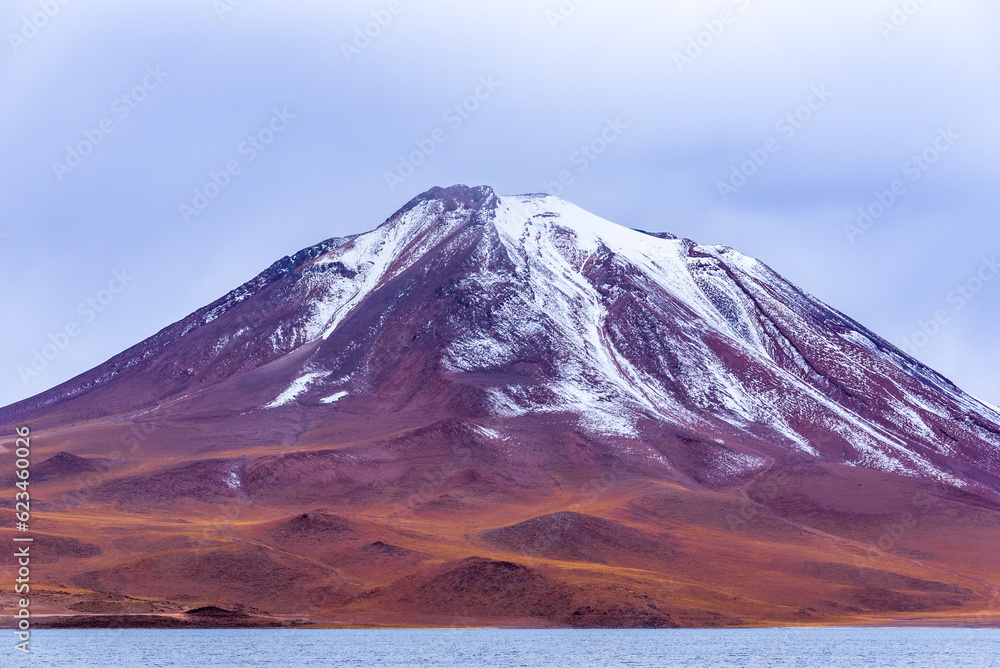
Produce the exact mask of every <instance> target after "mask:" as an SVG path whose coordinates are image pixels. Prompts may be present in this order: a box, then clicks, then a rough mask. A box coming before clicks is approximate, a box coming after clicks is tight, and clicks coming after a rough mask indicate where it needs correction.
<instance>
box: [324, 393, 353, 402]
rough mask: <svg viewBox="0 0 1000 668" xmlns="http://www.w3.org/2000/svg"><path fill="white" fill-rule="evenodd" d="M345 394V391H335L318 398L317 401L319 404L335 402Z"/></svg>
mask: <svg viewBox="0 0 1000 668" xmlns="http://www.w3.org/2000/svg"><path fill="white" fill-rule="evenodd" d="M346 396H347V392H337V393H336V394H332V395H330V396H329V397H325V398H323V399H320V400H319V402H320V403H321V404H335V403H337V402H338V401H340V400H341V399H343V398H344V397H346Z"/></svg>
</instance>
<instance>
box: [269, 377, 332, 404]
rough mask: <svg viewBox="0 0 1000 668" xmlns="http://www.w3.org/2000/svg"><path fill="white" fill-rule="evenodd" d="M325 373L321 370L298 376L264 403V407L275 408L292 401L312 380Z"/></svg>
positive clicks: (314, 380)
mask: <svg viewBox="0 0 1000 668" xmlns="http://www.w3.org/2000/svg"><path fill="white" fill-rule="evenodd" d="M325 375H326V374H324V373H321V372H316V373H307V374H305V375H304V376H300V377H299V378H296V379H295V380H294V381H292V384H291V385H289V386H288V389H287V390H285V391H284V392H282V393H281V394H279V395H278V397H277V398H276V399H275V400H274V401H272V402H271V403H269V404H266V405H265V406H264V408H277V407H279V406H285V405H287V404H290V403H292V402H293V401H295V400H296V399H298V398H299V396H301V395H302V394H303V393H304V392H305V391H306V390H308V389H309V386H310V385H312V384H313V383H314V382H316V381H317V380H319V379H320V378H323V377H324V376H325Z"/></svg>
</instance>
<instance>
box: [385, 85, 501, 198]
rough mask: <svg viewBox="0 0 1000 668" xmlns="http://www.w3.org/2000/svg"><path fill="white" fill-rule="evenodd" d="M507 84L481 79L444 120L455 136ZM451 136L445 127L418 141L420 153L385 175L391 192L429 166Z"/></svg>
mask: <svg viewBox="0 0 1000 668" xmlns="http://www.w3.org/2000/svg"><path fill="white" fill-rule="evenodd" d="M502 85H503V84H501V83H500V82H499V81H496V80H495V79H494V78H493V75H492V74H491V75H489V76H482V77H479V85H478V86H476V89H475V90H474V91H473V92H472V94H471V95H469V96H467V97H466V98H465V99H463V100H461V101H459V102H456V103H455V104H453V105H451V106H450V107H448V108H447V109H445V110H444V113H443V114H442V116H441V119H442V120H443V121H444V122H445V124H447V126H448V128H449V129H450V130H451V132H457V131H458V130H459V129H460V128H461V127H462V126H463V125H465V123H466V122H467V121H468V120H469V119H470V118H472V116H473V115H474V114H475V113H476V112H477V111H479V110H480V109H481V108H482V106H483V103H484V102H486V101H487V100H489V99H490V98H491V97H493V95H494V94H496V92H497V89H498V88H500V87H501V86H502ZM450 138H451V136H450V135H449V134H448V130H447V129H445V128H444V127H438V128H435V129H434V130H433V131H432V132H431V133H430V134H429V135H428V136H427V137H425V138H423V139H418V140H416V141H414V142H413V143H414V144H416V149H414V150H412V151H410V152H409V153H408V154H407V155H400V156H399V164H398V165H397V166H396V169H395V170H394V171H390V172H386V173H385V175H384V176H385V182H386V185H388V186H389V191H390V192H396V189H397V188H398V187H399V186H401V185H403V184H404V183H405V182H406V180H407V179H408V178H410V177H411V176H413V175H414V174H416V173H417V170H418V169H420V168H421V167H423V166H424V165H425V164H427V160H428V159H429V158H430V157H431V156H432V155H434V154H435V153H436V152H437V150H438V147H440V146H441V145H442V144H444V143H446V142H447V141H448V140H449V139H450Z"/></svg>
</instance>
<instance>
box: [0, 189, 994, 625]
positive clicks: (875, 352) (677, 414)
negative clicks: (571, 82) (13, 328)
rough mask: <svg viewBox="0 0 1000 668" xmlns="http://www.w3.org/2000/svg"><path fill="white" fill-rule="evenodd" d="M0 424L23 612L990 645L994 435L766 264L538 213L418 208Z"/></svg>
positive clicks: (530, 205)
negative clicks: (968, 634)
mask: <svg viewBox="0 0 1000 668" xmlns="http://www.w3.org/2000/svg"><path fill="white" fill-rule="evenodd" d="M0 425H2V427H0V429H2V433H3V434H9V435H10V436H9V437H6V438H5V441H4V442H3V446H4V448H5V449H4V451H3V452H2V453H0V463H2V465H3V466H5V467H9V468H6V469H4V470H14V468H13V467H14V453H13V450H14V447H13V446H14V436H13V435H14V429H15V428H17V427H25V426H27V427H29V428H30V429H31V438H32V444H31V448H32V457H33V459H32V466H33V467H36V468H37V469H38V470H39V472H41V473H44V475H39V476H38V477H37V479H35V480H34V484H33V485H32V487H31V497H32V510H33V513H32V525H31V526H32V531H34V532H37V533H36V536H37V537H38V538H40V539H41V540H38V543H37V545H38V550H37V552H38V554H39V555H40V556H39V563H40V565H39V566H38V567H37V569H36V570H37V573H33V576H34V577H35V578H36V581H34V582H33V584H32V594H33V597H32V598H33V605H34V606H35V613H36V614H38V613H40V612H41V613H45V614H50V615H55V616H66V615H73V614H75V613H76V612H79V611H92V610H100V611H101V613H102V614H107V615H113V614H125V613H130V614H131V613H134V612H135V610H137V609H142V610H145V611H147V612H148V613H150V614H153V613H156V614H169V613H173V612H181V611H183V610H188V609H192V608H195V609H196V608H199V607H218V608H219V609H224V610H237V611H254V612H261V613H266V614H268V615H271V616H275V617H284V618H295V619H304V620H309V621H311V622H313V623H318V624H325V625H335V624H363V625H377V626H399V625H416V626H424V625H443V626H468V625H483V624H489V625H495V626H576V627H595V626H602V627H673V626H744V625H772V624H783V625H784V624H889V623H894V624H898V623H913V624H918V623H924V624H952V625H991V624H993V625H995V624H996V623H997V621H998V619H1000V598H998V589H997V586H998V584H1000V557H998V556H997V551H996V545H997V544H998V541H1000V414H998V412H997V410H996V409H995V408H994V407H991V406H989V405H986V404H984V403H982V402H980V401H978V400H976V399H975V398H973V397H972V396H970V395H968V394H967V393H965V392H963V391H962V390H961V389H959V388H958V387H956V386H955V385H954V384H953V383H952V382H950V381H949V380H947V379H946V378H944V377H943V376H941V375H940V374H938V373H936V372H935V371H933V370H932V369H930V368H928V367H926V366H924V365H923V364H921V363H920V362H918V361H917V360H915V359H913V358H912V357H910V356H908V355H907V354H906V353H904V352H903V351H901V350H899V349H897V348H895V347H894V346H892V345H891V344H890V343H888V342H886V341H885V340H883V339H882V338H880V337H878V336H877V335H875V334H874V333H872V332H871V331H869V330H867V329H865V328H864V327H863V326H862V325H860V324H859V323H857V322H855V321H854V320H852V319H851V318H849V317H847V316H846V315H844V314H842V313H840V312H838V311H836V310H834V309H832V308H830V307H829V306H827V305H825V304H823V303H822V302H820V301H819V300H817V299H815V298H814V297H812V296H810V295H808V294H806V293H805V292H803V291H802V290H800V289H798V288H797V287H795V286H794V285H792V284H791V283H789V282H788V281H786V280H785V279H783V278H782V277H781V276H779V275H778V274H777V273H775V272H774V271H772V270H771V269H770V268H768V267H767V266H766V265H765V264H763V263H762V262H760V261H758V260H755V259H752V258H749V257H747V256H745V255H742V254H740V253H738V252H736V251H734V250H732V249H730V248H727V247H723V246H704V245H700V244H697V243H695V242H693V241H691V240H688V239H680V238H677V237H675V236H673V235H671V234H667V233H650V232H644V231H640V230H632V229H628V228H625V227H621V226H618V225H615V224H613V223H611V222H608V221H606V220H603V219H601V218H599V217H597V216H594V215H592V214H590V213H587V212H586V211H583V210H582V209H580V208H578V207H576V206H574V205H572V204H570V203H568V202H565V201H563V200H561V199H558V198H556V197H552V196H549V195H542V194H531V195H519V196H499V195H497V194H496V193H495V192H494V191H493V190H492V189H490V188H488V187H476V188H470V187H466V186H455V187H452V188H446V189H445V188H434V189H432V190H430V191H428V192H426V193H424V194H422V195H420V196H418V197H417V198H415V199H414V200H412V201H411V202H409V203H408V204H407V205H406V206H404V207H403V208H402V209H401V210H400V211H398V212H397V213H396V214H394V215H393V216H392V217H390V218H389V219H388V220H387V221H386V222H385V223H383V224H382V225H381V226H379V227H378V228H376V229H375V230H373V231H371V232H368V233H366V234H361V235H357V236H351V237H346V238H335V239H330V240H327V241H324V242H323V243H321V244H319V245H317V246H314V247H312V248H307V249H305V250H303V251H301V252H299V253H297V254H296V255H294V256H291V257H286V258H284V259H282V260H280V261H278V262H276V263H275V264H274V265H272V266H271V267H270V268H268V269H267V270H266V271H264V272H263V273H262V274H260V275H259V276H257V277H256V278H254V279H253V280H252V281H250V282H248V283H246V284H245V285H243V286H241V287H239V288H237V289H235V290H233V291H232V292H230V293H229V294H227V295H226V296H224V297H223V298H222V299H220V300H218V301H216V302H215V303H213V304H210V305H208V306H206V307H205V308H202V309H201V310H199V311H197V312H195V313H194V314H192V315H191V316H189V317H188V318H186V319H184V320H182V321H180V322H177V323H175V324H173V325H171V326H169V327H167V328H166V329H164V330H163V331H161V332H159V333H158V334H156V335H155V336H153V337H151V338H150V339H148V340H146V341H144V342H142V343H140V344H138V345H136V346H134V347H133V348H130V349H129V350H126V351H125V352H123V353H121V354H120V355H118V356H116V357H114V358H113V359H111V360H109V361H108V362H106V363H105V364H103V365H101V366H99V367H97V368H96V369H93V370H92V371H90V372H87V373H85V374H83V375H81V376H79V377H77V378H74V379H72V380H70V381H69V382H67V383H65V384H63V385H60V386H59V387H56V388H54V389H52V390H50V391H48V392H45V393H43V394H40V395H38V396H36V397H33V398H31V399H28V400H26V401H22V402H20V403H18V404H14V405H12V406H9V407H6V408H4V409H0ZM10 484H11V485H12V484H13V480H11V482H10ZM13 491H14V490H13V489H11V490H10V492H11V493H9V494H7V498H10V499H12V498H13ZM8 506H9V507H12V503H11V504H8ZM0 518H2V519H0V531H2V532H3V533H4V534H7V535H6V536H5V537H6V538H7V539H9V538H11V537H12V536H13V534H14V533H15V532H14V517H13V513H12V512H11V511H10V509H7V510H4V512H3V515H0ZM46 560H47V562H48V563H49V564H52V565H51V566H48V565H44V563H45V561H46ZM4 597H5V598H4ZM0 605H2V606H3V608H0V613H3V614H4V615H8V617H7V619H8V622H9V621H10V620H11V619H12V617H10V615H12V614H13V611H14V610H15V607H14V606H15V605H16V602H15V600H14V597H13V595H10V594H3V595H0Z"/></svg>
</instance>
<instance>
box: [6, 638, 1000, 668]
mask: <svg viewBox="0 0 1000 668" xmlns="http://www.w3.org/2000/svg"><path fill="white" fill-rule="evenodd" d="M0 633H2V635H0V637H6V644H7V647H3V648H0V665H2V666H4V667H6V666H18V667H21V666H24V667H28V666H39V667H41V666H45V668H60V667H63V666H67V667H70V666H71V667H72V668H86V667H90V666H94V667H95V668H97V667H100V668H159V667H160V666H196V667H198V668H216V667H226V668H228V667H229V666H240V667H249V666H261V667H264V666H266V667H268V668H271V667H273V666H278V667H281V668H285V667H288V668H294V667H297V666H380V667H389V666H455V667H461V668H469V667H473V666H530V667H536V666H538V667H541V666H559V667H560V668H562V667H564V666H583V667H586V668H591V667H594V668H603V667H609V668H610V667H612V666H633V667H635V666H657V667H666V666H722V667H726V668H728V667H730V666H738V667H740V668H776V667H779V666H788V667H789V668H791V667H793V666H794V667H795V668H834V667H835V668H842V667H848V666H863V667H864V668H889V667H892V668H895V667H897V666H898V667H903V666H905V667H907V668H910V667H919V668H925V667H926V668H937V667H938V666H940V667H942V668H951V667H953V666H955V667H964V666H976V667H984V668H994V667H1000V630H992V629H991V630H983V629H978V630H966V629H729V630H650V631H644V630H643V631H633V630H626V631H610V630H580V631H570V630H544V631H507V630H405V631H402V630H401V631H383V630H335V631H327V630H246V631H243V630H225V631H201V630H197V631H194V630H156V631H145V630H142V631H140V630H128V631H106V630H100V631H97V630H95V631H91V630H81V631H35V632H33V633H32V642H31V649H32V653H31V655H30V656H25V655H23V654H21V653H20V652H16V651H14V650H13V645H14V634H13V632H12V631H4V632H0Z"/></svg>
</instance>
